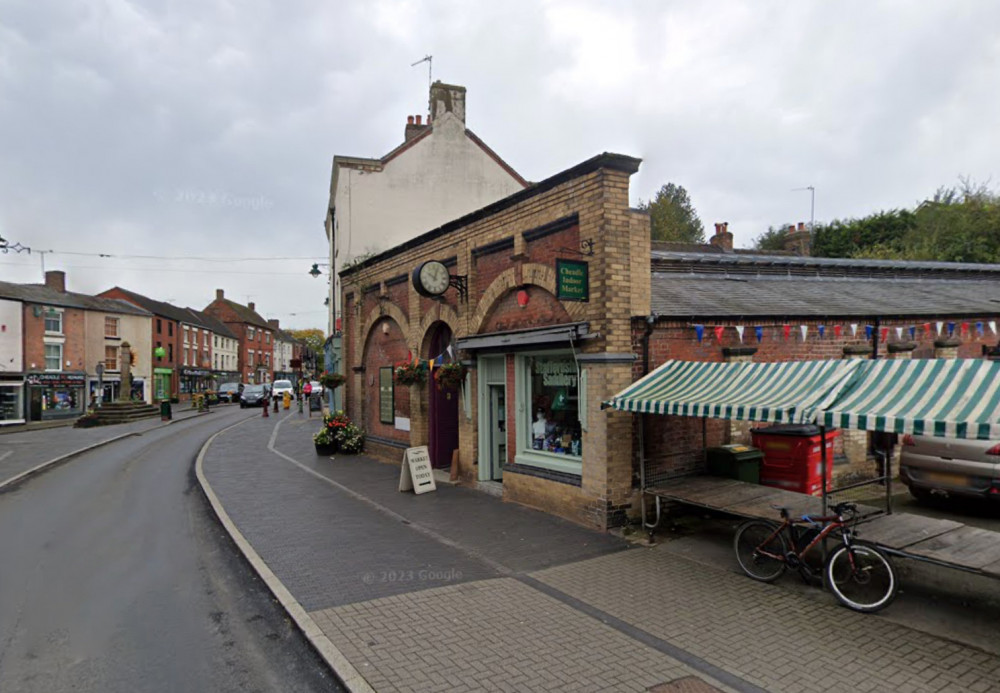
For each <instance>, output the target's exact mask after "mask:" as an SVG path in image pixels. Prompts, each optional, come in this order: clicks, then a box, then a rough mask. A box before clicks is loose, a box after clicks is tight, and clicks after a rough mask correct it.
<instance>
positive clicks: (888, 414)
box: [604, 359, 1000, 440]
mask: <svg viewBox="0 0 1000 693" xmlns="http://www.w3.org/2000/svg"><path fill="white" fill-rule="evenodd" d="M604 406H605V407H610V408H613V409H618V410H621V411H630V412H636V413H644V414H671V415H676V416H699V417H701V416H704V417H709V418H718V419H733V420H742V421H761V422H775V423H778V422H781V423H817V424H820V425H823V426H826V427H828V428H851V429H860V430H867V431H886V432H890V433H913V434H916V435H933V436H948V437H954V438H979V439H984V440H985V439H1000V363H997V362H994V361H984V360H980V359H961V360H953V359H913V360H898V361H897V360H878V361H868V360H863V359H858V360H841V361H794V362H786V363H702V362H690V361H667V362H666V363H664V364H663V365H662V366H660V367H659V368H657V369H656V370H654V371H653V372H652V373H650V374H649V375H647V376H646V377H644V378H642V379H641V380H638V381H637V382H635V383H633V384H632V385H630V386H629V387H627V388H625V389H624V390H622V391H621V392H619V393H618V394H617V395H615V396H614V397H613V398H612V399H611V400H610V401H608V402H605V404H604Z"/></svg>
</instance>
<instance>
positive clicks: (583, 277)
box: [556, 260, 590, 301]
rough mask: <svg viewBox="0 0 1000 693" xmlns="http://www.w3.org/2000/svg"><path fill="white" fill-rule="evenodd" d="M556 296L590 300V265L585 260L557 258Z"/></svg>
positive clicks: (562, 299) (568, 299)
mask: <svg viewBox="0 0 1000 693" xmlns="http://www.w3.org/2000/svg"><path fill="white" fill-rule="evenodd" d="M556 298H558V299H559V300H560V301H589V300H590V266H589V265H588V264H587V263H586V262H584V261H583V260H556Z"/></svg>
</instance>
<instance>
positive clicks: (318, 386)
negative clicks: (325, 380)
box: [309, 380, 325, 395]
mask: <svg viewBox="0 0 1000 693" xmlns="http://www.w3.org/2000/svg"><path fill="white" fill-rule="evenodd" d="M309 384H310V385H312V394H314V395H322V394H323V391H324V389H325V388H324V387H323V384H322V383H321V382H320V381H318V380H310V381H309Z"/></svg>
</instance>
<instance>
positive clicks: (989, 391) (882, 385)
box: [813, 359, 1000, 440]
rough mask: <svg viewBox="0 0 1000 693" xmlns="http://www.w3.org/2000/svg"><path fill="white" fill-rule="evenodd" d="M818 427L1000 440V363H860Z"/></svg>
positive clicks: (824, 410)
mask: <svg viewBox="0 0 1000 693" xmlns="http://www.w3.org/2000/svg"><path fill="white" fill-rule="evenodd" d="M859 363H860V364H861V367H860V368H858V369H857V370H856V371H855V372H854V373H853V374H852V375H851V377H850V379H849V380H848V381H847V382H846V383H845V384H844V385H843V386H842V387H841V388H840V391H839V392H838V393H837V396H836V397H835V398H834V399H833V400H832V401H830V402H828V403H827V404H826V406H824V407H822V408H821V409H818V410H817V411H816V412H815V415H814V417H813V418H814V420H815V421H816V423H818V424H821V425H824V426H827V427H831V428H855V429H861V430H867V431H887V432H889V433H913V434H915V435H929V436H947V437H949V438H978V439H980V440H992V439H997V438H1000V363H998V362H995V361H984V360H981V359H913V360H898V361H859Z"/></svg>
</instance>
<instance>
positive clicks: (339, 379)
mask: <svg viewBox="0 0 1000 693" xmlns="http://www.w3.org/2000/svg"><path fill="white" fill-rule="evenodd" d="M346 381H347V378H346V377H345V376H343V375H341V374H340V373H323V375H321V376H320V377H319V382H320V384H321V385H322V386H323V387H325V388H328V389H331V390H332V389H334V388H337V387H340V386H341V385H343V384H344V383H345V382H346Z"/></svg>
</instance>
